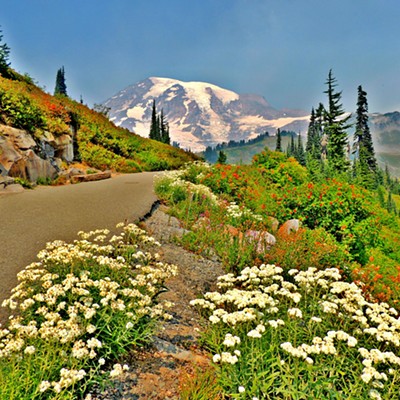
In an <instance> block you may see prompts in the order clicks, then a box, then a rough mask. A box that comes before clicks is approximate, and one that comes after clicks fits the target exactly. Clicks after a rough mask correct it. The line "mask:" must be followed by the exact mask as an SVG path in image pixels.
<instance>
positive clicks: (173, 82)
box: [104, 77, 308, 151]
mask: <svg viewBox="0 0 400 400" xmlns="http://www.w3.org/2000/svg"><path fill="white" fill-rule="evenodd" d="M153 100H155V101H156V106H157V110H158V111H160V110H161V109H163V110H164V115H165V117H166V120H167V121H168V123H169V126H170V134H171V139H172V140H173V141H176V142H178V143H180V145H181V147H183V148H190V149H191V150H194V151H200V150H203V149H204V148H205V147H206V146H209V145H211V146H215V145H216V144H218V143H221V142H228V141H229V140H243V139H244V140H247V139H251V138H253V137H255V136H257V135H259V134H260V133H265V132H266V131H268V130H269V131H270V133H274V132H275V129H276V128H282V127H285V129H289V128H290V125H291V124H294V126H295V129H296V131H298V130H299V129H303V128H304V127H305V126H306V125H307V122H308V116H307V113H305V112H302V113H301V112H300V113H299V112H298V111H296V112H293V113H291V111H290V110H285V111H284V112H283V111H279V110H276V109H274V108H273V107H271V106H270V105H269V103H268V102H267V100H266V99H265V98H264V97H262V96H258V95H255V94H246V95H240V94H238V93H235V92H233V91H231V90H228V89H224V88H221V87H219V86H217V85H214V84H211V83H207V82H196V81H190V82H184V81H181V80H177V79H172V78H164V77H150V78H147V79H145V80H144V81H141V82H138V83H136V84H134V85H132V86H129V87H128V88H126V89H124V90H122V91H120V92H119V93H117V94H116V95H115V96H113V97H111V98H110V99H108V100H107V101H106V102H105V103H104V104H105V105H106V106H107V107H110V108H111V111H110V117H111V120H112V121H113V122H114V123H115V124H116V125H120V126H123V127H125V128H128V129H130V130H132V131H134V132H135V133H137V134H139V135H141V136H148V133H149V130H150V120H151V110H152V104H153Z"/></svg>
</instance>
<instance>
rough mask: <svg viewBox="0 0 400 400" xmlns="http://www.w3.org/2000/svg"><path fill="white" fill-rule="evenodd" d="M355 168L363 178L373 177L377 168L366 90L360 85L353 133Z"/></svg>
mask: <svg viewBox="0 0 400 400" xmlns="http://www.w3.org/2000/svg"><path fill="white" fill-rule="evenodd" d="M353 151H354V153H355V159H356V164H358V168H357V170H358V171H359V173H360V174H361V175H362V176H365V178H368V176H370V177H374V176H375V174H376V171H377V168H378V165H377V161H376V158H375V150H374V145H373V143H372V136H371V132H370V130H369V126H368V101H367V92H365V91H364V90H363V88H362V86H361V85H360V86H359V87H358V98H357V111H356V130H355V133H354V146H353Z"/></svg>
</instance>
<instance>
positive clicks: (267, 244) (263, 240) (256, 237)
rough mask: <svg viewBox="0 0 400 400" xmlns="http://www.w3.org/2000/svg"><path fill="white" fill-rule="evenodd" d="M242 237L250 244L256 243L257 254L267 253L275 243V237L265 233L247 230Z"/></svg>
mask: <svg viewBox="0 0 400 400" xmlns="http://www.w3.org/2000/svg"><path fill="white" fill-rule="evenodd" d="M244 237H245V238H246V239H247V240H249V241H251V242H256V243H257V252H258V253H265V252H267V251H268V250H269V249H270V248H271V247H272V246H274V245H275V243H276V238H275V236H274V235H272V234H271V233H269V232H267V231H254V230H248V231H246V232H245V234H244Z"/></svg>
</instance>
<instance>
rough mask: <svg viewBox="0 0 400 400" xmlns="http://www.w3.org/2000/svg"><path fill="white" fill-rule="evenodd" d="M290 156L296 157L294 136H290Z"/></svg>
mask: <svg viewBox="0 0 400 400" xmlns="http://www.w3.org/2000/svg"><path fill="white" fill-rule="evenodd" d="M290 156H291V157H296V145H295V143H294V136H293V135H290Z"/></svg>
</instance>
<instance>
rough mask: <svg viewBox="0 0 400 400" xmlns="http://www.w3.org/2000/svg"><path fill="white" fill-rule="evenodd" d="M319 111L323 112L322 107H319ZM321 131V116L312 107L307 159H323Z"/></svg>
mask: <svg viewBox="0 0 400 400" xmlns="http://www.w3.org/2000/svg"><path fill="white" fill-rule="evenodd" d="M319 112H321V108H319ZM321 132H322V125H321V120H320V117H319V116H318V114H317V113H316V112H315V111H314V108H312V110H311V117H310V123H309V125H308V131H307V143H306V154H307V159H314V160H320V159H321V153H322V148H321Z"/></svg>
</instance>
